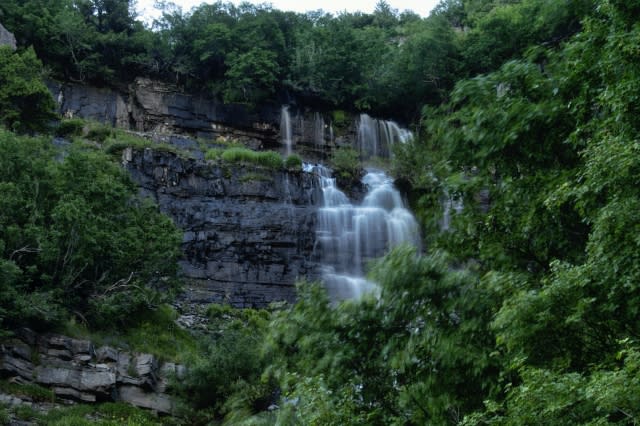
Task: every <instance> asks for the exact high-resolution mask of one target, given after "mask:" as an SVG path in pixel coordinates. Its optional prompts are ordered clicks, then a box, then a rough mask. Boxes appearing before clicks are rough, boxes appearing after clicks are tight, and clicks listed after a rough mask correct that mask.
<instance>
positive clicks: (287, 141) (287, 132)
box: [280, 105, 293, 156]
mask: <svg viewBox="0 0 640 426" xmlns="http://www.w3.org/2000/svg"><path fill="white" fill-rule="evenodd" d="M280 134H281V137H282V143H283V144H284V146H285V154H286V155H287V156H289V155H291V154H292V153H293V126H292V124H291V114H290V113H289V105H284V106H283V107H282V109H281V110H280Z"/></svg>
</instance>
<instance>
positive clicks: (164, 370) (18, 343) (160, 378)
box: [0, 330, 184, 414]
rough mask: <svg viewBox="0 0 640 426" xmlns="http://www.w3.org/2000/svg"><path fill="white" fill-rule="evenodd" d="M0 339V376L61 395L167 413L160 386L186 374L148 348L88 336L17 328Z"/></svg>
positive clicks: (168, 407) (163, 387) (168, 406)
mask: <svg viewBox="0 0 640 426" xmlns="http://www.w3.org/2000/svg"><path fill="white" fill-rule="evenodd" d="M18 334H19V337H18V338H16V339H12V340H9V341H7V342H4V343H3V344H2V345H0V376H3V377H7V378H9V379H11V380H14V381H16V382H18V383H37V384H39V385H41V386H45V387H48V388H51V389H52V390H53V391H54V393H55V395H56V396H57V397H59V398H62V399H67V400H72V401H80V402H100V401H125V402H129V403H131V404H133V405H137V406H138V407H142V408H148V409H151V410H155V411H158V412H160V413H165V414H166V413H169V412H170V410H171V407H172V403H171V399H170V397H169V396H168V395H166V394H165V393H164V392H165V391H166V390H167V387H168V383H169V380H171V378H174V377H178V378H179V377H184V367H183V366H181V365H177V364H174V363H166V364H163V363H161V362H159V361H158V359H157V358H156V357H155V356H153V355H151V354H144V353H142V354H141V353H136V354H132V353H128V352H125V351H120V350H118V349H116V348H113V347H110V346H102V347H100V348H98V349H96V350H94V349H93V344H92V343H91V342H90V341H88V340H79V339H72V338H70V337H67V336H62V335H58V334H44V335H38V334H36V333H34V332H32V331H31V330H20V332H19V333H18Z"/></svg>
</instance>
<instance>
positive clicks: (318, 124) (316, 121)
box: [313, 112, 325, 147]
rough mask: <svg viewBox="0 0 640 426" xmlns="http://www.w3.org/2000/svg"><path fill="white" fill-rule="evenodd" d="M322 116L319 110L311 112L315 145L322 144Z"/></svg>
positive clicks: (323, 125)
mask: <svg viewBox="0 0 640 426" xmlns="http://www.w3.org/2000/svg"><path fill="white" fill-rule="evenodd" d="M324 127H325V124H324V118H322V115H321V114H320V113H319V112H316V113H314V114H313V144H314V145H315V146H316V147H319V146H322V145H323V144H324Z"/></svg>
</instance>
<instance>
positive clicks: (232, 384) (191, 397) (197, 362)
mask: <svg viewBox="0 0 640 426" xmlns="http://www.w3.org/2000/svg"><path fill="white" fill-rule="evenodd" d="M207 316H208V317H209V318H210V320H211V323H210V324H209V329H210V332H211V334H210V335H207V336H206V337H205V338H204V339H202V340H201V350H200V353H199V354H198V355H197V356H194V357H193V358H192V359H190V360H189V364H188V365H189V369H188V370H187V375H186V377H185V378H184V379H182V380H180V381H179V382H177V383H176V392H177V394H178V396H179V397H180V398H182V400H183V401H184V403H185V404H186V405H187V406H188V407H191V408H196V409H198V410H201V411H202V413H207V412H210V413H211V415H212V416H213V417H216V418H221V417H222V416H223V415H224V414H225V413H226V414H227V415H228V416H230V417H232V418H234V419H236V420H237V419H238V418H240V417H245V416H251V415H253V414H256V413H258V412H260V411H264V410H266V408H267V406H268V405H269V404H270V401H271V395H272V393H273V392H275V389H274V386H273V384H271V383H269V381H262V380H261V378H260V376H261V373H262V371H263V370H264V368H265V367H266V365H267V364H266V363H267V359H266V358H264V357H263V355H262V351H261V343H262V340H263V334H264V333H265V331H266V326H267V324H268V320H269V313H268V312H266V311H256V310H253V309H234V308H231V307H230V306H228V305H210V306H209V307H208V309H207ZM190 411H191V410H185V414H186V415H187V417H189V416H191V420H192V421H196V420H197V416H198V415H197V414H196V415H195V416H194V413H190ZM202 413H201V414H200V415H202ZM232 423H233V424H236V423H235V421H233V422H232Z"/></svg>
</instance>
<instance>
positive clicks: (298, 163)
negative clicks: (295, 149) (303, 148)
mask: <svg viewBox="0 0 640 426" xmlns="http://www.w3.org/2000/svg"><path fill="white" fill-rule="evenodd" d="M284 168H285V169H287V170H300V169H301V168H302V158H300V156H299V155H297V154H293V155H290V156H288V157H287V159H286V160H284Z"/></svg>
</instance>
